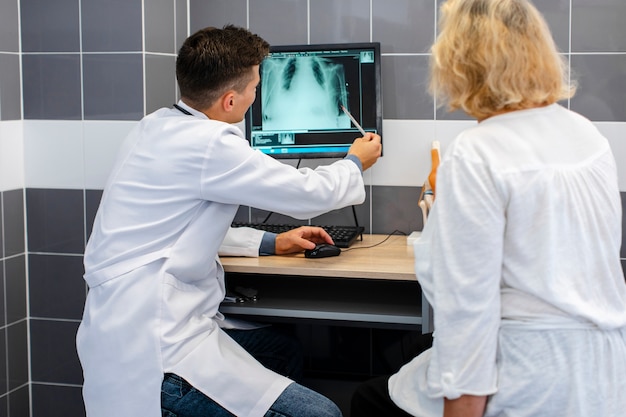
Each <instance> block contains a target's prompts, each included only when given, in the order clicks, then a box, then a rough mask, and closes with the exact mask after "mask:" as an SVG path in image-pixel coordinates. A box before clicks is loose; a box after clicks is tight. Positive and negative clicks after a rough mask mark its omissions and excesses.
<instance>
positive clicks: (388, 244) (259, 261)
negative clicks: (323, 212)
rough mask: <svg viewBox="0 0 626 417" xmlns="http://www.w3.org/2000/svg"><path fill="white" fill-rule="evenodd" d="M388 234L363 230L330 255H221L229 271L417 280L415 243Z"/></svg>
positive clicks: (403, 237) (225, 267) (225, 268)
mask: <svg viewBox="0 0 626 417" xmlns="http://www.w3.org/2000/svg"><path fill="white" fill-rule="evenodd" d="M386 237H387V235H366V234H364V235H363V241H357V242H355V243H354V244H353V245H352V246H351V247H350V248H348V249H347V250H346V249H344V250H343V252H342V253H341V255H339V256H334V257H330V258H320V259H311V258H305V257H304V254H303V253H298V254H294V255H282V256H260V257H258V258H245V257H220V259H221V261H222V265H223V266H224V270H225V271H226V272H235V273H250V274H273V275H300V276H317V277H342V278H371V279H385V280H401V281H415V280H416V278H415V272H414V265H413V247H412V246H408V245H407V244H406V239H407V238H406V236H399V235H392V236H391V237H389V239H388V240H386V241H385V242H383V240H385V238H386ZM380 242H383V243H381V244H379V245H377V246H374V247H371V246H373V245H376V244H377V243H380Z"/></svg>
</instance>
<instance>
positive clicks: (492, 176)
mask: <svg viewBox="0 0 626 417" xmlns="http://www.w3.org/2000/svg"><path fill="white" fill-rule="evenodd" d="M439 28H440V33H439V36H438V38H437V40H436V42H435V44H434V45H433V47H432V61H431V91H432V93H433V95H434V97H435V98H436V100H437V102H438V103H440V104H445V105H447V107H448V108H449V109H451V110H455V109H462V110H463V111H465V112H466V113H467V114H469V115H471V116H473V117H475V118H476V119H477V120H478V122H479V123H478V124H477V125H476V126H475V127H472V128H470V129H467V130H466V131H464V132H463V133H461V134H460V135H459V136H458V137H457V138H456V139H455V140H454V142H453V143H452V144H451V145H450V146H449V147H448V149H446V150H445V154H444V157H443V159H442V161H441V165H440V166H439V169H438V172H437V197H436V200H435V203H434V205H433V207H432V211H431V212H430V214H429V218H428V222H427V224H426V226H425V228H424V230H423V233H422V237H421V239H420V240H418V241H417V242H416V244H415V247H414V250H415V259H416V260H415V267H416V274H417V277H418V280H419V281H420V284H421V286H422V289H423V291H424V293H425V295H426V297H427V298H428V300H429V302H430V303H431V304H432V306H433V309H434V320H435V333H434V338H433V346H432V348H431V349H429V350H427V351H425V352H424V353H422V354H420V355H419V356H418V357H416V358H415V359H414V360H412V361H411V362H409V363H408V364H406V365H405V366H404V367H402V368H401V369H400V370H399V371H398V372H397V373H396V374H394V375H392V376H391V377H390V378H382V379H378V380H375V381H371V382H368V383H365V384H363V385H362V386H361V387H359V389H358V390H357V392H356V393H355V395H354V397H353V404H352V416H353V417H356V416H368V415H377V416H381V415H384V416H386V417H392V416H406V415H414V416H422V417H428V416H442V415H443V416H445V417H459V416H463V417H476V416H489V417H492V416H506V417H531V416H535V417H536V416H550V417H551V416H568V417H589V416H603V417H618V416H623V415H624V410H626V396H624V395H623V393H622V391H623V380H624V375H626V285H625V281H624V274H623V271H622V268H621V264H620V258H619V252H620V245H621V230H622V229H621V221H622V205H621V202H620V194H619V188H618V184H617V172H616V167H615V161H614V157H613V155H612V153H611V149H610V147H609V144H608V142H607V140H606V139H605V138H604V137H603V136H602V135H601V134H600V133H599V132H598V130H597V129H596V128H595V127H594V126H593V124H592V123H591V122H590V121H589V120H587V119H586V118H584V117H583V116H581V115H579V114H576V113H574V112H572V111H569V110H567V109H566V108H564V107H563V106H562V105H560V104H558V102H559V101H560V100H565V99H567V98H569V97H571V96H572V95H573V93H574V90H575V88H574V87H573V86H572V85H571V84H570V83H569V82H568V76H567V66H566V65H565V64H564V62H563V59H562V57H561V56H560V55H559V53H558V52H557V49H556V47H555V45H554V42H553V40H552V37H551V34H550V32H549V30H548V27H547V25H546V23H545V21H544V19H543V18H542V16H541V15H540V13H539V12H538V11H537V10H536V9H535V7H534V6H533V5H532V4H531V3H530V2H529V1H527V0H448V1H446V2H445V3H443V4H442V6H441V21H440V27H439Z"/></svg>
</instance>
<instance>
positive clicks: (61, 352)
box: [30, 319, 83, 384]
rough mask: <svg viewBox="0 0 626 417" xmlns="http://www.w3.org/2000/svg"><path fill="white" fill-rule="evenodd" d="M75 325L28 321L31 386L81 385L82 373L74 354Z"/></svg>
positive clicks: (76, 327)
mask: <svg viewBox="0 0 626 417" xmlns="http://www.w3.org/2000/svg"><path fill="white" fill-rule="evenodd" d="M78 324H79V323H78V322H76V323H74V322H67V321H54V320H38V319H31V321H30V340H31V374H32V381H33V382H56V383H66V384H82V382H83V373H82V368H81V366H80V362H79V360H78V354H77V353H76V331H77V330H78Z"/></svg>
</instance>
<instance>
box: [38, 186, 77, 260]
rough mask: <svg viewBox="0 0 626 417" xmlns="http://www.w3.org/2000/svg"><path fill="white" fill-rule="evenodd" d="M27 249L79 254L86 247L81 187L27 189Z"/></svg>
mask: <svg viewBox="0 0 626 417" xmlns="http://www.w3.org/2000/svg"><path fill="white" fill-rule="evenodd" d="M26 201H27V203H26V207H27V219H28V248H29V251H30V252H53V253H73V254H81V255H82V253H83V252H84V249H85V229H84V218H83V213H84V205H83V191H82V190H54V189H37V188H29V189H27V190H26Z"/></svg>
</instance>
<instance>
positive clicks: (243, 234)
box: [218, 227, 265, 257]
mask: <svg viewBox="0 0 626 417" xmlns="http://www.w3.org/2000/svg"><path fill="white" fill-rule="evenodd" d="M264 233H265V232H264V231H262V230H256V229H252V228H250V227H231V228H229V229H228V232H227V233H226V236H225V237H224V240H223V241H222V245H221V246H220V248H219V250H218V254H219V255H220V256H248V257H258V256H259V247H260V246H261V240H262V239H263V234H264Z"/></svg>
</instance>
